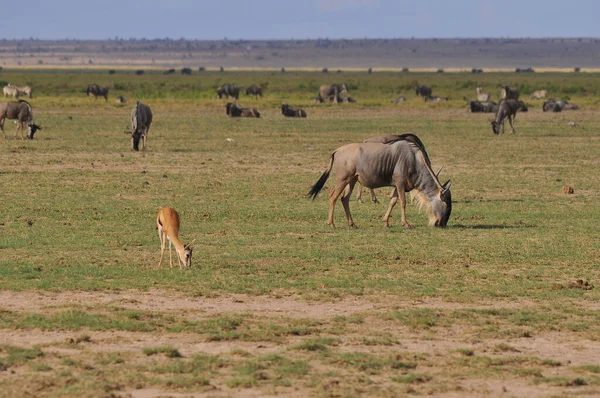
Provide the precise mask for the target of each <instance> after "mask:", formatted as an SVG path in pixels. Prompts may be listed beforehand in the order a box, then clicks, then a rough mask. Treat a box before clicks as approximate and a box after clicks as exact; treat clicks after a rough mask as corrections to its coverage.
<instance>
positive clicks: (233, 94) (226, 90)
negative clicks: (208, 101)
mask: <svg viewBox="0 0 600 398" xmlns="http://www.w3.org/2000/svg"><path fill="white" fill-rule="evenodd" d="M217 96H218V97H219V98H222V97H223V96H225V97H227V98H235V99H239V98H240V89H239V88H238V87H236V86H235V84H223V85H222V86H221V87H219V88H218V89H217Z"/></svg>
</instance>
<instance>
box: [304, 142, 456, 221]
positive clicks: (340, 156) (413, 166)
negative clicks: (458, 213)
mask: <svg viewBox="0 0 600 398" xmlns="http://www.w3.org/2000/svg"><path fill="white" fill-rule="evenodd" d="M330 159H331V160H330V162H329V168H328V169H327V170H326V171H325V172H324V173H323V174H322V175H321V177H320V178H319V180H318V181H317V182H316V183H315V185H313V187H312V188H311V190H310V191H309V193H308V195H309V197H312V198H313V199H315V198H316V197H317V195H318V194H319V192H320V191H321V190H322V189H323V186H324V185H325V183H326V182H327V179H328V178H329V175H330V173H331V170H333V169H334V168H335V173H336V175H337V181H336V184H335V188H334V189H333V191H332V192H331V194H330V195H329V217H328V218H327V223H328V224H329V225H331V226H332V227H333V226H334V222H333V211H334V207H335V202H336V201H337V199H338V197H339V196H340V195H341V194H342V192H344V196H343V197H342V205H343V206H344V211H345V213H346V218H347V219H348V225H349V226H350V227H354V228H356V225H355V224H354V220H353V219H352V216H351V214H350V206H349V203H350V196H351V195H352V189H353V188H354V185H355V184H356V183H357V182H359V183H360V184H361V185H362V186H365V187H367V188H371V189H373V188H380V187H385V186H393V187H394V188H395V189H394V192H393V194H392V199H391V200H390V204H389V206H388V209H387V212H386V213H385V215H384V217H383V222H384V223H385V226H386V227H387V226H389V218H390V214H391V212H392V209H393V208H394V206H395V205H396V202H397V201H398V199H400V205H401V212H402V214H401V222H402V225H403V226H404V227H406V228H412V226H411V225H410V224H409V223H408V222H407V221H406V195H405V194H406V192H410V191H412V190H415V191H416V195H414V196H415V197H416V199H417V200H418V201H419V202H420V203H421V204H422V205H426V206H427V208H428V213H429V224H430V225H434V226H436V227H445V226H446V225H447V223H448V220H449V218H450V213H451V211H452V197H451V193H450V181H447V182H446V183H445V184H443V185H442V184H440V182H439V180H438V177H437V175H436V174H435V173H434V172H433V170H432V169H431V163H430V161H429V156H428V155H427V152H426V151H425V147H424V146H423V143H422V142H421V140H420V139H419V138H418V137H417V136H415V135H413V134H406V135H403V136H400V137H398V139H397V140H394V141H390V142H388V143H379V142H368V143H362V144H356V143H354V144H348V145H344V146H342V147H340V148H338V149H336V150H335V151H334V152H333V153H332V154H331V157H330Z"/></svg>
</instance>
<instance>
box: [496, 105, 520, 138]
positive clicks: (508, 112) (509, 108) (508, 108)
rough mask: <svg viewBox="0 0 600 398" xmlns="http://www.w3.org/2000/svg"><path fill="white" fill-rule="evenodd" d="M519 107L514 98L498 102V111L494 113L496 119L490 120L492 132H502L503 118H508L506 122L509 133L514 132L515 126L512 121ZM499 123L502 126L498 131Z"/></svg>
mask: <svg viewBox="0 0 600 398" xmlns="http://www.w3.org/2000/svg"><path fill="white" fill-rule="evenodd" d="M520 107H521V104H519V101H517V100H514V99H507V100H503V101H502V102H500V105H499V108H498V112H497V113H496V119H494V120H492V121H491V123H492V131H493V132H494V134H500V133H504V120H505V119H508V123H510V128H511V134H514V133H515V126H514V124H513V121H514V119H515V117H516V116H517V111H518V110H519V108H520ZM500 125H501V126H502V131H500V128H499V127H500Z"/></svg>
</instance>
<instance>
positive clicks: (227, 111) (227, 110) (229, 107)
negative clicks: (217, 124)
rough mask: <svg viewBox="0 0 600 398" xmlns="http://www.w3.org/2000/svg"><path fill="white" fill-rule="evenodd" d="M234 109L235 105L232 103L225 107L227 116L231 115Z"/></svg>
mask: <svg viewBox="0 0 600 398" xmlns="http://www.w3.org/2000/svg"><path fill="white" fill-rule="evenodd" d="M232 107H233V104H232V103H231V102H228V103H227V105H225V114H226V115H231V108H232Z"/></svg>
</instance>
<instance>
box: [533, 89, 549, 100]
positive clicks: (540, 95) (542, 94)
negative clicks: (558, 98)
mask: <svg viewBox="0 0 600 398" xmlns="http://www.w3.org/2000/svg"><path fill="white" fill-rule="evenodd" d="M546 95H548V90H536V91H534V92H533V93H531V95H530V96H529V99H530V100H533V99H544V98H546Z"/></svg>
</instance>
